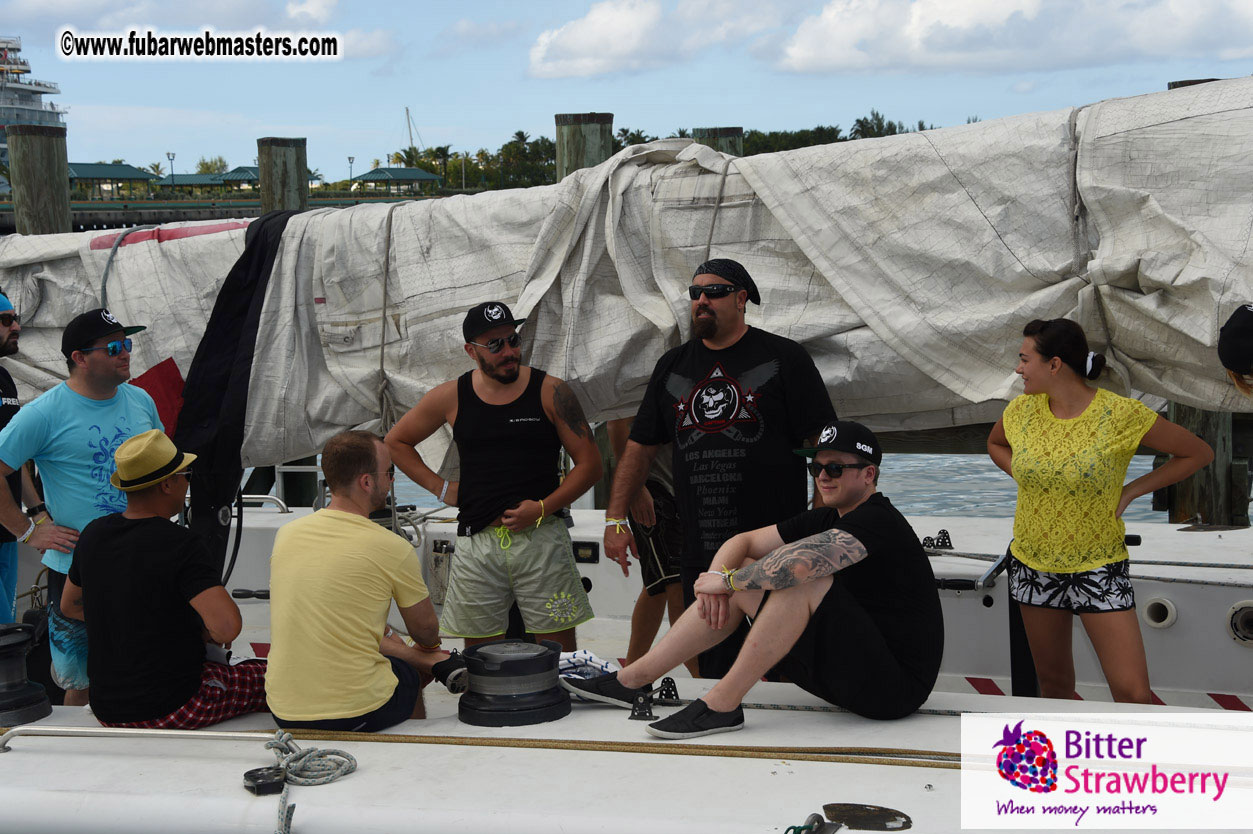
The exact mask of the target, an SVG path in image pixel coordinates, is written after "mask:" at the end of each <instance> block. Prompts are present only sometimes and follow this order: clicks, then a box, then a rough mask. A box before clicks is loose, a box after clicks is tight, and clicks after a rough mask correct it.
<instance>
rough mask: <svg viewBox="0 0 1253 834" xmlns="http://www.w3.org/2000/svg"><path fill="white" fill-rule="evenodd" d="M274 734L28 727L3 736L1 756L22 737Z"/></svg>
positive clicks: (235, 737) (238, 737)
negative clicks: (10, 741) (14, 739)
mask: <svg viewBox="0 0 1253 834" xmlns="http://www.w3.org/2000/svg"><path fill="white" fill-rule="evenodd" d="M273 735H274V733H273V732H252V733H230V732H225V731H222V730H144V729H138V728H132V727H45V726H42V725H39V724H26V725H23V726H21V727H14V728H13V729H11V730H9V731H8V732H7V733H5V734H4V735H3V736H0V753H7V752H9V751H10V750H11V749H12V748H10V747H9V740H10V739H13V738H16V737H18V736H60V737H63V738H64V737H69V738H183V739H195V740H196V741H200V740H202V739H217V740H220V741H261V740H265V739H266V737H267V736H273Z"/></svg>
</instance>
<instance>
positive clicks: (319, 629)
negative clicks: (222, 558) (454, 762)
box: [265, 431, 468, 732]
mask: <svg viewBox="0 0 1253 834" xmlns="http://www.w3.org/2000/svg"><path fill="white" fill-rule="evenodd" d="M322 472H323V475H324V476H325V478H326V483H327V485H328V486H329V487H330V490H331V503H330V505H329V506H328V507H327V508H326V509H323V510H318V511H317V512H315V513H314V514H313V515H310V516H306V517H304V518H300V519H297V520H295V521H292V522H290V523H288V524H285V525H283V526H282V528H280V529H279V531H278V535H276V536H275V538H274V553H273V555H272V556H271V559H270V656H269V670H268V672H267V674H266V681H265V691H266V701H267V702H268V704H269V706H270V711H271V712H273V713H274V720H275V721H276V722H277V723H278V724H279V726H281V727H285V728H310V729H323V730H347V731H353V732H375V731H377V730H382V729H385V728H387V727H390V726H392V725H394V724H398V723H400V722H401V721H404V720H406V719H409V718H424V717H425V716H426V712H425V708H424V707H423V704H422V683H421V677H420V673H425V674H429V675H433V676H434V677H435V678H437V679H438V680H439V681H440V682H441V683H443V684H444V685H445V686H447V687H448V689H449V690H450V691H452V692H461V691H464V690H465V688H466V684H467V683H468V680H467V676H466V669H465V662H464V661H463V660H462V659H461V657H460V656H459V655H452V656H450V655H449V654H448V653H447V652H443V651H440V650H439V648H440V643H439V621H438V619H437V617H436V615H435V608H434V606H433V605H432V604H431V599H430V595H429V594H428V593H427V590H426V584H425V583H424V582H423V581H422V570H421V566H420V565H419V563H418V557H417V554H416V553H415V552H414V550H413V547H412V546H411V545H410V544H409V542H408V541H407V540H405V539H403V538H401V537H400V536H398V535H396V534H395V533H392V532H390V531H388V530H385V529H383V528H382V527H380V526H379V525H377V524H375V523H374V522H373V521H371V520H370V518H369V516H370V513H371V512H373V511H375V510H377V509H379V508H381V507H382V506H383V505H384V503H385V501H386V499H387V494H388V491H389V489H390V486H391V478H392V473H393V469H392V464H391V455H390V454H388V451H387V447H386V446H384V445H383V441H382V440H381V439H380V438H379V437H378V436H377V435H374V434H370V433H369V432H363V431H346V432H342V433H340V434H337V435H335V437H332V438H331V439H330V440H329V441H328V442H327V444H326V448H325V449H323V450H322ZM393 600H395V602H396V606H397V607H398V608H399V609H400V616H401V618H402V619H403V620H404V622H405V627H406V628H407V629H408V631H409V635H410V636H411V637H412V638H413V639H414V641H415V642H416V645H415V646H410V645H408V644H407V643H405V642H404V641H402V640H401V639H400V638H399V637H397V636H396V635H395V634H393V633H389V631H388V629H387V613H388V611H389V610H390V609H391V604H392V601H393Z"/></svg>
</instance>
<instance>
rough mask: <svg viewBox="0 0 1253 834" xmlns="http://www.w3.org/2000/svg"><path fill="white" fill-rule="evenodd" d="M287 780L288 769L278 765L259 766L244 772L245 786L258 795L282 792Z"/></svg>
mask: <svg viewBox="0 0 1253 834" xmlns="http://www.w3.org/2000/svg"><path fill="white" fill-rule="evenodd" d="M286 781H287V771H286V770H284V769H283V768H281V767H279V766H277V765H275V766H274V767H258V768H254V769H253V770H249V771H247V772H246V773H244V787H245V788H247V789H248V790H250V791H252V792H253V793H255V794H256V795H257V796H267V795H269V794H272V793H281V792H282V790H283V784H284V783H285V782H286Z"/></svg>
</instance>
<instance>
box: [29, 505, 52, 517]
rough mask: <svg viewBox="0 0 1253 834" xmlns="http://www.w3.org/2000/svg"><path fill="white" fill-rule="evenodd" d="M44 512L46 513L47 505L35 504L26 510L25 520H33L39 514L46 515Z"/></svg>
mask: <svg viewBox="0 0 1253 834" xmlns="http://www.w3.org/2000/svg"><path fill="white" fill-rule="evenodd" d="M46 512H48V505H47V504H36V505H35V506H33V507H31V508H30V509H28V510H27V511H26V517H27V518H34V517H35V516H37V515H39V514H40V513H46Z"/></svg>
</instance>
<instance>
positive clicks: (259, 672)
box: [100, 660, 269, 730]
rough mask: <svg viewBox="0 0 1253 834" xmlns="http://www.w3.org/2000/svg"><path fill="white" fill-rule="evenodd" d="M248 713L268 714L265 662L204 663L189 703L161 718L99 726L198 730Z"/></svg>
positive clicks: (102, 722) (104, 722) (104, 723)
mask: <svg viewBox="0 0 1253 834" xmlns="http://www.w3.org/2000/svg"><path fill="white" fill-rule="evenodd" d="M249 712H269V707H267V706H266V705H265V661H264V660H245V661H244V662H243V663H238V664H236V665H234V666H223V665H222V664H220V663H211V662H209V661H207V660H206V661H205V664H204V667H203V668H202V670H201V672H200V689H199V690H197V692H196V694H195V695H193V696H191V700H190V701H188V702H187V703H185V704H183V705H182V706H181V707H179V708H178V709H176V710H174V711H173V712H172V713H170V714H169V715H167V716H165V717H164V718H154V719H152V720H150V721H134V722H131V723H129V724H112V723H109V722H107V721H101V722H100V723H101V724H103V725H104V726H106V727H139V728H142V729H145V730H199V729H200V728H201V727H208V726H209V725H210V724H217V723H219V722H221V721H225V720H226V719H228V718H234V717H235V716H237V715H243V714H245V713H249Z"/></svg>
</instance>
